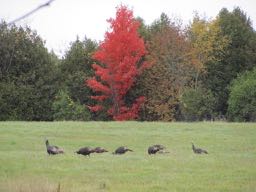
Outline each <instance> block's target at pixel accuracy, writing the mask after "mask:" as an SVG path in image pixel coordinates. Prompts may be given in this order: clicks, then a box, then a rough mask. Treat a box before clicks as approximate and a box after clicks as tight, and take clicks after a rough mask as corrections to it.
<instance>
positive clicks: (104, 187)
mask: <svg viewBox="0 0 256 192" xmlns="http://www.w3.org/2000/svg"><path fill="white" fill-rule="evenodd" d="M45 137H47V138H48V139H49V141H50V144H53V145H58V146H60V147H62V148H64V150H65V154H63V155H58V156H48V155H47V153H46V148H45V144H44V138H45ZM192 141H193V142H194V143H195V145H196V146H200V147H202V148H205V149H207V150H208V152H209V155H195V154H193V152H192V150H191V144H190V143H191V142H192ZM152 144H163V145H165V146H166V147H167V148H168V150H169V152H170V153H168V154H157V155H155V156H149V155H148V154H147V148H148V146H149V145H152ZM122 145H125V146H127V147H129V148H131V149H133V150H134V152H133V153H132V152H130V153H127V154H125V155H120V156H116V155H112V154H111V152H112V151H114V150H115V149H116V148H117V147H118V146H122ZM82 146H92V147H96V146H102V147H105V148H106V149H108V150H110V151H111V152H109V153H104V154H92V155H91V157H90V158H88V157H84V156H79V155H77V154H75V153H74V151H76V150H77V149H79V148H80V147H82ZM58 186H59V187H58ZM58 188H59V189H58ZM255 190H256V124H255V123H254V124H253V123H218V122H216V123H210V122H208V123H206V122H205V123H147V122H0V191H3V192H13V191H14V192H18V191H19V192H21V191H24V192H25V191H26V192H27V191H28V192H34V191H35V192H53V191H61V192H80V191H83V192H85V191H88V192H92V191H122V192H125V191H127V192H133V191H134V192H138V191H147V192H155V191H172V192H175V191H194V192H199V191H203V192H205V191H207V192H208V191H213V192H216V191H222V192H224V191H227V192H230V191H232V192H233V191H239V192H240V191H243V192H246V191H248V192H251V191H255Z"/></svg>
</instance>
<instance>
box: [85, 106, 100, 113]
mask: <svg viewBox="0 0 256 192" xmlns="http://www.w3.org/2000/svg"><path fill="white" fill-rule="evenodd" d="M87 107H88V108H89V109H90V111H92V112H97V111H101V110H102V109H103V107H102V106H101V105H94V106H89V105H87Z"/></svg>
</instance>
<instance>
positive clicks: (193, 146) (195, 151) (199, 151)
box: [191, 143, 208, 154]
mask: <svg viewBox="0 0 256 192" xmlns="http://www.w3.org/2000/svg"><path fill="white" fill-rule="evenodd" d="M191 144H192V149H193V151H194V153H196V154H203V153H205V154H208V152H207V151H206V150H204V149H201V148H196V147H195V145H194V144H193V143H191Z"/></svg>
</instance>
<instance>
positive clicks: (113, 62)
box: [87, 6, 147, 120]
mask: <svg viewBox="0 0 256 192" xmlns="http://www.w3.org/2000/svg"><path fill="white" fill-rule="evenodd" d="M108 22H109V23H110V26H111V31H109V32H106V34H105V40H104V41H103V42H102V43H101V44H100V48H99V50H98V51H96V52H95V54H94V55H93V58H94V59H96V60H97V61H99V62H100V63H102V65H101V66H100V65H97V64H93V69H94V70H95V76H97V77H98V78H97V79H96V77H94V78H92V79H89V80H88V81H87V85H88V86H89V87H90V88H91V89H93V90H94V91H95V92H98V93H100V96H93V99H95V100H98V101H103V100H105V99H110V100H111V102H112V107H111V108H110V109H109V110H108V114H109V115H111V116H113V119H115V120H128V119H134V118H136V117H138V111H139V109H140V105H141V104H142V103H143V101H144V97H139V98H138V99H136V101H135V102H134V104H133V105H132V106H131V107H127V106H126V105H125V103H124V96H125V95H126V93H127V92H128V90H129V89H130V88H131V87H132V85H133V84H134V82H135V80H136V77H137V76H138V75H140V74H141V72H142V71H143V70H144V69H145V68H146V67H147V63H145V62H144V63H142V64H140V65H139V64H138V63H139V61H140V60H141V57H142V56H144V55H145V54H146V49H145V45H144V41H143V39H142V38H140V37H139V35H138V32H137V31H138V27H139V25H140V23H139V22H138V21H136V20H135V19H134V17H133V12H132V11H131V10H129V9H128V8H127V7H126V6H120V7H119V8H117V12H116V18H115V19H112V18H111V19H109V20H108ZM99 81H101V82H99Z"/></svg>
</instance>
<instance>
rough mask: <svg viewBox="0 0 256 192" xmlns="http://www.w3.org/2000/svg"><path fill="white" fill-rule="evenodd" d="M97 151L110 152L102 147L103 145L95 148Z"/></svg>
mask: <svg viewBox="0 0 256 192" xmlns="http://www.w3.org/2000/svg"><path fill="white" fill-rule="evenodd" d="M94 151H95V153H105V152H108V150H106V149H104V148H102V147H96V148H95V149H94Z"/></svg>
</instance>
